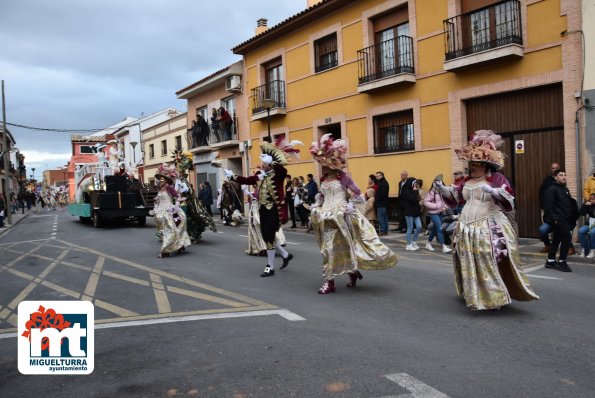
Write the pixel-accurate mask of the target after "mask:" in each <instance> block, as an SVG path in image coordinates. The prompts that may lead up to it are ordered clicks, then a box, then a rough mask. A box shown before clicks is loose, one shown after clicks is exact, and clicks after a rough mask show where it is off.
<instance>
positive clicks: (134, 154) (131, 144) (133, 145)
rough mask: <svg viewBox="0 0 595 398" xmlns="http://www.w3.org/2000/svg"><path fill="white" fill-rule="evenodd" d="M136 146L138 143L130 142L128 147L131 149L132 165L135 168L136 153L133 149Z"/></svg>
mask: <svg viewBox="0 0 595 398" xmlns="http://www.w3.org/2000/svg"><path fill="white" fill-rule="evenodd" d="M136 144H138V142H136V141H130V146H131V147H132V159H133V163H134V165H135V166H136V151H135V149H134V148H136Z"/></svg>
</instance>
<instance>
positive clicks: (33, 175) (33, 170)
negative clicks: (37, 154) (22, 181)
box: [31, 167, 35, 180]
mask: <svg viewBox="0 0 595 398" xmlns="http://www.w3.org/2000/svg"><path fill="white" fill-rule="evenodd" d="M31 171H32V172H33V174H31V179H32V180H34V179H35V167H31Z"/></svg>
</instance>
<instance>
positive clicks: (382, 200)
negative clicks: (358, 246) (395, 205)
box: [374, 171, 390, 236]
mask: <svg viewBox="0 0 595 398" xmlns="http://www.w3.org/2000/svg"><path fill="white" fill-rule="evenodd" d="M376 180H377V183H378V190H377V191H376V200H375V202H374V206H375V207H376V218H377V219H378V230H379V232H378V235H379V236H382V235H387V234H388V213H387V211H386V210H387V208H388V190H389V188H390V187H389V185H388V181H386V178H384V173H383V172H382V171H377V172H376Z"/></svg>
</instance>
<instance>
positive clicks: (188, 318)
mask: <svg viewBox="0 0 595 398" xmlns="http://www.w3.org/2000/svg"><path fill="white" fill-rule="evenodd" d="M264 315H279V316H281V317H283V318H285V319H287V320H288V321H305V320H306V319H305V318H302V317H301V316H299V315H298V314H295V313H293V312H291V311H289V310H285V309H279V310H263V311H243V312H227V313H220V314H205V315H189V316H179V317H169V318H157V319H145V320H142V321H122V322H112V323H102V324H99V325H95V330H97V329H112V328H124V327H129V326H145V325H157V324H161V323H177V322H189V321H201V320H205V319H225V318H245V317H249V316H264ZM12 337H17V333H6V334H0V340H1V339H9V338H12Z"/></svg>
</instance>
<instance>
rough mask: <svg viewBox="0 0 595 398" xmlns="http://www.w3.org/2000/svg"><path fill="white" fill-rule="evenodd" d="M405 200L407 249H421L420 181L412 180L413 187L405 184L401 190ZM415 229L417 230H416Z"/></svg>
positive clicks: (404, 213)
mask: <svg viewBox="0 0 595 398" xmlns="http://www.w3.org/2000/svg"><path fill="white" fill-rule="evenodd" d="M401 195H402V196H403V197H402V200H403V202H402V203H403V215H404V216H405V221H406V222H407V246H405V250H411V251H415V250H419V246H418V245H417V237H418V236H419V232H420V231H421V220H420V219H419V215H420V214H421V207H420V205H419V200H420V197H419V183H418V181H417V180H413V181H412V182H411V187H410V188H409V187H407V186H404V187H403V190H402V192H401ZM414 229H415V231H414Z"/></svg>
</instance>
